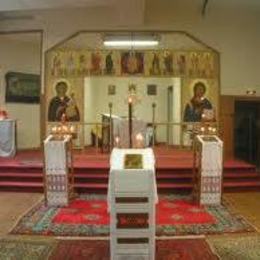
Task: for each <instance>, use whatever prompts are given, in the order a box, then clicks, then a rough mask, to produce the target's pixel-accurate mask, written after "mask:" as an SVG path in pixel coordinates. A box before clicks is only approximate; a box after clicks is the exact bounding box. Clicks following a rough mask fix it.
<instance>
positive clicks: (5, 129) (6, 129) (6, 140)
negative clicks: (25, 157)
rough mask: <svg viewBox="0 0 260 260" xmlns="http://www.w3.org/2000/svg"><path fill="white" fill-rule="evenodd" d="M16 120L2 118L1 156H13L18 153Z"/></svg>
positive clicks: (0, 123)
mask: <svg viewBox="0 0 260 260" xmlns="http://www.w3.org/2000/svg"><path fill="white" fill-rule="evenodd" d="M15 132H16V121H15V120H12V119H3V120H0V157H12V156H14V155H15V153H16V138H15V137H16V133H15Z"/></svg>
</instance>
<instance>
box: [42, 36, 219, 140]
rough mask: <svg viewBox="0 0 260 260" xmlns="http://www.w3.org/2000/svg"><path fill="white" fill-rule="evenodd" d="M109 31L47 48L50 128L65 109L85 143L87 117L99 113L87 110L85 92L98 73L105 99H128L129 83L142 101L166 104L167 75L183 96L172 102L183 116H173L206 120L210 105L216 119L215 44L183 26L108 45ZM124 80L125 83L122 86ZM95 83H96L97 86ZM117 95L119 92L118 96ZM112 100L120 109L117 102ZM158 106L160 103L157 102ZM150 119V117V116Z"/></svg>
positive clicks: (47, 102)
mask: <svg viewBox="0 0 260 260" xmlns="http://www.w3.org/2000/svg"><path fill="white" fill-rule="evenodd" d="M106 34H107V33H93V32H90V33H88V32H82V33H78V34H77V35H76V36H75V37H73V38H70V39H69V40H67V41H64V42H63V43H61V44H60V45H58V46H56V47H55V48H52V49H51V50H49V51H47V53H46V56H45V57H46V70H45V86H46V88H45V122H46V130H47V131H48V127H49V125H51V124H53V123H54V122H57V121H60V120H61V115H62V114H64V113H65V114H66V118H67V120H68V121H70V122H71V124H75V125H78V127H79V129H80V135H81V136H82V138H80V140H79V143H81V144H84V136H83V132H84V123H86V121H89V120H90V121H91V120H93V122H94V121H96V120H97V117H95V116H92V117H91V116H90V115H88V112H89V111H90V109H89V107H90V106H89V103H90V102H91V101H90V100H88V99H87V98H86V95H85V94H84V92H85V91H86V82H95V80H94V79H95V78H96V79H99V80H98V82H100V81H101V83H99V84H102V85H103V88H104V89H103V90H102V95H101V98H104V102H107V101H113V98H114V99H115V100H116V99H119V98H121V99H125V98H126V97H127V95H128V93H129V91H130V90H129V86H130V85H135V88H136V89H135V91H136V93H137V94H138V93H139V94H140V95H141V96H142V100H143V102H144V103H143V106H146V105H147V104H148V103H149V100H150V103H154V102H155V103H156V101H157V102H162V103H163V104H164V103H165V102H166V101H167V93H166V87H169V86H170V85H172V84H170V81H169V83H167V79H171V80H173V79H179V81H180V95H179V96H178V99H180V100H179V102H176V100H175V101H174V102H173V106H174V104H176V103H179V104H180V105H179V108H178V110H179V111H177V113H179V116H178V117H176V118H173V120H174V121H175V122H176V123H180V122H198V121H200V120H202V117H204V114H202V113H204V112H203V111H206V110H210V112H209V114H211V115H210V117H211V119H212V120H217V119H218V106H219V94H220V90H219V54H218V53H217V52H216V51H215V50H213V49H212V48H210V47H208V46H207V45H205V44H203V43H201V42H200V41H197V40H195V39H194V37H191V36H189V35H188V34H186V33H180V32H178V33H174V32H172V33H169V32H167V33H163V32H157V33H154V34H156V35H157V36H158V39H159V44H158V45H157V46H149V47H146V46H141V47H136V46H135V47H133V46H131V47H107V46H104V44H103V40H104V37H105V35H106ZM117 34H118V35H120V32H118V33H115V32H113V35H114V36H116V35H117ZM124 34H127V33H124ZM133 34H135V33H131V37H132V36H133ZM146 34H147V33H146ZM129 35H130V33H129ZM138 35H141V33H138ZM120 79H121V81H120ZM153 79H154V80H153ZM122 80H123V82H125V85H126V86H122V85H123V83H122ZM160 80H161V82H162V84H160ZM117 82H118V83H117ZM140 82H142V83H140ZM172 82H174V80H173V81H172ZM153 83H154V84H153ZM94 85H95V84H94V83H93V89H95V86H94ZM97 88H98V86H97V87H96V89H97ZM119 88H120V89H119ZM123 88H125V89H126V90H125V92H122V89H123ZM143 88H145V90H143ZM163 88H164V90H163ZM93 91H94V90H93ZM160 91H162V93H164V94H162V95H161V96H162V97H164V98H165V100H162V99H161V101H159V97H158V100H156V99H157V95H159V94H160ZM124 93H125V94H124ZM117 95H120V97H116V96H117ZM105 100H106V101H105ZM198 100H199V101H198ZM145 102H146V103H145ZM86 103H88V104H86ZM114 103H115V109H116V104H117V103H118V102H114ZM93 106H95V104H93ZM121 106H122V104H121ZM139 106H140V107H141V106H142V104H140V105H139ZM159 106H160V105H159V104H158V108H159ZM106 107H107V111H104V109H103V110H102V111H97V112H96V113H105V112H108V111H109V110H108V106H106ZM120 109H123V110H124V109H126V108H120ZM120 109H119V108H118V109H116V110H120ZM175 109H176V108H175ZM204 109H205V110H204ZM123 110H121V111H123ZM140 113H141V112H140ZM160 113H161V114H162V115H161V116H160V115H158V113H157V118H156V122H160V121H165V120H167V116H166V115H165V118H163V116H164V115H163V114H165V113H164V112H159V114H160ZM175 113H176V111H175ZM146 116H147V115H146ZM148 117H151V115H148ZM146 120H148V121H151V120H150V119H147V118H146ZM176 120H177V121H178V122H177V121H176ZM171 121H172V120H171ZM88 123H89V122H88ZM80 125H81V126H82V127H80Z"/></svg>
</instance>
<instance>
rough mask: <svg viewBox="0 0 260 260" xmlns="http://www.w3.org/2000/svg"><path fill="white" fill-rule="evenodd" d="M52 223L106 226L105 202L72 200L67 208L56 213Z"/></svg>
mask: <svg viewBox="0 0 260 260" xmlns="http://www.w3.org/2000/svg"><path fill="white" fill-rule="evenodd" d="M53 223H57V224H86V225H108V224H109V215H108V213H107V203H106V201H105V200H95V201H86V200H80V199H79V200H74V201H73V202H72V203H71V204H70V206H69V207H67V208H61V209H60V210H59V211H58V213H57V215H56V216H55V217H54V219H53Z"/></svg>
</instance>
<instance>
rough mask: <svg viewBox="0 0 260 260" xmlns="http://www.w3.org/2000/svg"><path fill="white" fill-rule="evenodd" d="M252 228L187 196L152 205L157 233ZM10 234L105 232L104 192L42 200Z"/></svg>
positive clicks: (220, 208) (223, 210) (223, 209)
mask: <svg viewBox="0 0 260 260" xmlns="http://www.w3.org/2000/svg"><path fill="white" fill-rule="evenodd" d="M249 231H254V228H253V227H252V226H251V225H250V224H249V223H247V222H246V221H245V220H244V219H243V218H242V217H240V216H238V215H235V214H233V213H231V212H230V211H229V210H228V209H227V208H226V207H225V206H208V207H203V206H197V205H194V204H193V203H192V201H191V198H190V197H189V196H180V195H169V196H161V197H160V199H159V203H158V205H157V208H156V234H157V236H176V235H200V234H221V233H234V232H249ZM11 234H28V235H32V234H35V235H52V236H108V235H109V215H108V213H107V203H106V197H105V196H104V195H80V197H78V198H76V199H74V200H73V201H72V202H71V203H70V205H69V206H68V207H62V208H57V207H46V206H45V205H44V203H43V202H41V203H40V204H38V205H36V206H35V207H34V208H33V209H31V210H30V211H29V212H28V213H26V214H25V215H24V216H23V217H22V218H21V219H20V221H19V222H18V224H17V225H16V226H15V227H14V229H13V230H12V231H11Z"/></svg>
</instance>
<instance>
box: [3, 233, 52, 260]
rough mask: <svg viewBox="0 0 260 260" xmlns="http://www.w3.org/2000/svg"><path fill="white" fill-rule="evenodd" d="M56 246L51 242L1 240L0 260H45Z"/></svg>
mask: <svg viewBox="0 0 260 260" xmlns="http://www.w3.org/2000/svg"><path fill="white" fill-rule="evenodd" d="M55 245H56V243H55V242H54V241H50V240H49V241H42V240H37V241H35V240H21V239H19V240H18V239H11V238H8V239H0V260H16V259H23V260H32V259H35V260H36V259H37V260H45V259H48V256H49V255H50V253H51V252H52V250H53V249H54V247H55Z"/></svg>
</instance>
